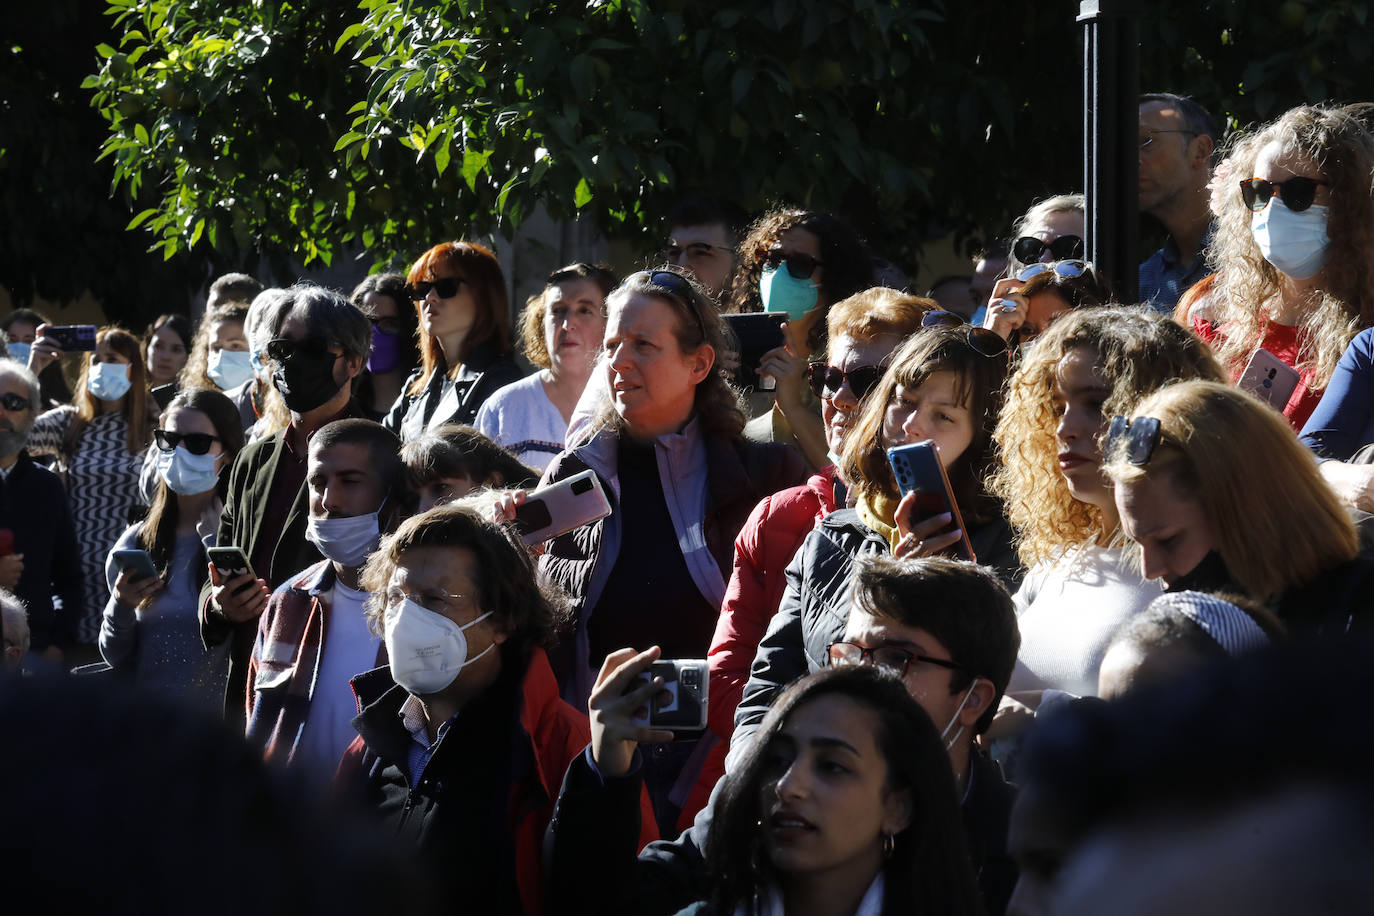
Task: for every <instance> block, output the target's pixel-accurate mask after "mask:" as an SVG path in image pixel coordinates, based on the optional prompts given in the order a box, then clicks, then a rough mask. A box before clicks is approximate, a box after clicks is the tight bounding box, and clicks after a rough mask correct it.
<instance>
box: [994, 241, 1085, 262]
mask: <svg viewBox="0 0 1374 916" xmlns="http://www.w3.org/2000/svg"><path fill="white" fill-rule="evenodd" d="M1046 248H1048V249H1049V250H1050V257H1052V258H1054V259H1055V260H1056V261H1068V260H1070V259H1072V258H1081V257H1083V240H1082V239H1081V238H1079V237H1078V236H1076V235H1061V236H1060V237H1059V238H1057V239H1055V240H1054V241H1053V242H1048V243H1046V242H1042V241H1040V240H1039V239H1037V238H1035V237H1033V236H1029V235H1023V236H1021V237H1020V238H1019V239H1017V240H1016V244H1014V245H1012V246H1011V253H1012V254H1013V255H1015V256H1016V260H1018V261H1020V262H1021V263H1022V264H1030V263H1031V262H1033V261H1038V260H1040V258H1041V257H1042V256H1043V255H1044V254H1045V249H1046Z"/></svg>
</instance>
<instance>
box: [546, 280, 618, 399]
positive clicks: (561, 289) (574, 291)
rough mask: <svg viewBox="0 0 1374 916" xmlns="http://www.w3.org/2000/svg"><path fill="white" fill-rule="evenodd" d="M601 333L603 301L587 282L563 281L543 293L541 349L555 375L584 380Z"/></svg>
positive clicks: (598, 344) (604, 324) (598, 292)
mask: <svg viewBox="0 0 1374 916" xmlns="http://www.w3.org/2000/svg"><path fill="white" fill-rule="evenodd" d="M605 333H606V300H605V299H604V298H603V297H602V295H601V288H600V287H599V286H597V285H596V284H595V283H593V282H592V281H591V280H588V279H585V278H578V279H574V280H565V281H564V282H562V283H555V284H554V285H552V286H550V287H549V288H548V289H546V290H545V291H544V346H545V347H546V348H547V349H548V352H549V360H550V361H551V362H552V363H553V369H552V371H553V374H554V375H555V376H562V375H563V374H565V373H573V374H574V375H575V376H578V375H580V376H581V377H583V378H585V377H586V373H587V371H588V370H589V369H590V368H591V366H592V364H593V363H594V362H595V361H596V357H597V354H598V353H600V352H601V339H602V337H603V336H604V335H605Z"/></svg>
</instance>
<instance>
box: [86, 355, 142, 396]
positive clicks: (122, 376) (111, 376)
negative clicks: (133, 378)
mask: <svg viewBox="0 0 1374 916" xmlns="http://www.w3.org/2000/svg"><path fill="white" fill-rule="evenodd" d="M130 384H131V383H130V381H129V367H128V366H127V365H125V364H124V363H91V371H90V373H89V374H88V375H87V377H86V387H87V388H89V389H90V391H91V394H93V395H95V396H96V397H97V398H99V399H100V400H102V401H118V400H119V399H120V398H122V397H124V395H125V394H127V393H128V391H129V385H130Z"/></svg>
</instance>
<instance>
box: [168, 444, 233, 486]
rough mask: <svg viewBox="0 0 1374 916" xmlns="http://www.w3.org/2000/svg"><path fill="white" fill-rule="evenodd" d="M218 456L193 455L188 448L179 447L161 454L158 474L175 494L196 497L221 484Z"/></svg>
mask: <svg viewBox="0 0 1374 916" xmlns="http://www.w3.org/2000/svg"><path fill="white" fill-rule="evenodd" d="M218 458H219V456H218V455H212V454H210V453H209V452H207V453H205V454H204V455H192V454H191V453H190V452H188V451H187V450H186V446H184V445H178V446H177V447H176V448H174V449H172V450H171V451H170V452H159V453H158V456H157V472H158V474H159V475H160V476H161V477H162V480H163V482H164V483H166V484H167V486H168V487H169V488H170V489H171V491H172V492H173V493H176V494H177V495H179V496H195V495H196V494H198V493H208V492H210V491H211V490H213V489H214V488H215V485H216V484H218V483H219V474H217V473H216V472H215V461H216V459H218Z"/></svg>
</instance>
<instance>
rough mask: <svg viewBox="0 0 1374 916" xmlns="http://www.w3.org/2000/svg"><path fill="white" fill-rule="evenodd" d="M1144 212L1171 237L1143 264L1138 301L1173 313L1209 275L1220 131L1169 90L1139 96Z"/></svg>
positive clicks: (1192, 104) (1199, 109)
mask: <svg viewBox="0 0 1374 916" xmlns="http://www.w3.org/2000/svg"><path fill="white" fill-rule="evenodd" d="M1139 141H1140V174H1139V179H1138V183H1137V189H1138V191H1139V202H1140V212H1141V213H1147V214H1149V215H1150V216H1153V217H1154V218H1155V219H1157V220H1159V221H1160V223H1162V224H1163V225H1164V230H1165V231H1166V232H1167V233H1168V238H1166V239H1165V240H1164V247H1162V248H1160V249H1159V250H1158V251H1156V252H1155V253H1154V254H1152V255H1150V257H1149V258H1148V259H1147V260H1146V261H1145V262H1144V263H1143V264H1141V265H1140V301H1141V302H1148V303H1149V304H1150V305H1152V306H1154V307H1155V308H1156V309H1158V310H1159V311H1161V312H1164V313H1166V314H1171V313H1172V312H1173V310H1174V306H1175V305H1177V304H1178V300H1179V297H1180V296H1182V295H1183V293H1184V292H1186V291H1187V290H1188V287H1190V286H1192V285H1193V284H1194V283H1196V282H1197V281H1199V280H1201V279H1202V278H1203V277H1205V276H1206V275H1207V263H1206V258H1205V256H1204V250H1205V249H1206V247H1207V243H1208V242H1209V241H1210V240H1211V236H1212V213H1211V210H1210V208H1209V206H1208V191H1207V183H1208V182H1209V181H1210V180H1211V178H1212V153H1213V152H1214V151H1215V150H1216V128H1215V127H1214V126H1213V121H1212V116H1211V115H1210V114H1208V113H1207V109H1205V108H1203V107H1202V106H1201V105H1199V104H1198V103H1197V102H1194V101H1193V100H1192V99H1189V98H1186V97H1184V96H1180V95H1174V94H1173V93H1168V92H1156V93H1150V94H1148V95H1142V96H1141V97H1140V136H1139Z"/></svg>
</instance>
